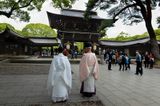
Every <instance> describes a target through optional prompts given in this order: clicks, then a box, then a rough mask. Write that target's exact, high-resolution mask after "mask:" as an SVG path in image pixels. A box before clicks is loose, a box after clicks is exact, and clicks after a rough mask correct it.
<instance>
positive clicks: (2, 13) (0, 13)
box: [0, 11, 10, 18]
mask: <svg viewBox="0 0 160 106" xmlns="http://www.w3.org/2000/svg"><path fill="white" fill-rule="evenodd" d="M0 15H4V16H6V17H8V18H9V17H10V15H9V13H7V12H4V11H0Z"/></svg>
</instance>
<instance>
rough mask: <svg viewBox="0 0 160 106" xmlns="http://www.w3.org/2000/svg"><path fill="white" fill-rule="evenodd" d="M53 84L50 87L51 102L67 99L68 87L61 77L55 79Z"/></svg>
mask: <svg viewBox="0 0 160 106" xmlns="http://www.w3.org/2000/svg"><path fill="white" fill-rule="evenodd" d="M55 82H56V83H55V86H53V89H52V101H53V102H59V101H65V100H67V99H68V89H67V86H66V84H65V82H64V81H63V79H62V78H61V77H59V78H58V79H57V81H55Z"/></svg>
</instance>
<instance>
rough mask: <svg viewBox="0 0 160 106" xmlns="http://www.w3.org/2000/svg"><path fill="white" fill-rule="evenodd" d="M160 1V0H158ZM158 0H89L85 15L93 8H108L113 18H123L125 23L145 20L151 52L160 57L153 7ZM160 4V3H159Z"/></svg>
mask: <svg viewBox="0 0 160 106" xmlns="http://www.w3.org/2000/svg"><path fill="white" fill-rule="evenodd" d="M157 1H158V0H157ZM157 1H156V0H89V1H88V3H87V9H86V14H85V16H88V15H87V14H88V12H89V11H91V10H92V9H93V8H100V9H102V10H107V9H108V13H109V15H111V16H113V20H117V19H119V18H121V19H123V22H124V23H125V24H131V25H132V24H133V23H139V22H141V21H143V20H144V22H145V26H146V28H147V32H148V34H149V37H150V44H151V52H152V53H153V54H154V56H155V57H156V58H157V59H160V54H159V47H158V43H157V40H156V35H155V32H154V29H153V27H152V23H151V21H152V9H154V8H155V7H156V5H157V3H158V2H157ZM159 5H160V4H159Z"/></svg>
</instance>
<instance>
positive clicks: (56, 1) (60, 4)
mask: <svg viewBox="0 0 160 106" xmlns="http://www.w3.org/2000/svg"><path fill="white" fill-rule="evenodd" d="M52 2H53V6H54V7H56V8H71V7H72V6H71V5H72V4H73V3H74V2H75V0H52Z"/></svg>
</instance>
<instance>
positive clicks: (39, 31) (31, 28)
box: [22, 23, 57, 37]
mask: <svg viewBox="0 0 160 106" xmlns="http://www.w3.org/2000/svg"><path fill="white" fill-rule="evenodd" d="M22 33H23V34H24V36H26V37H56V36H57V34H56V32H55V31H54V30H53V29H52V28H51V27H49V26H48V25H45V24H40V23H37V24H28V25H26V26H25V27H24V28H23V29H22Z"/></svg>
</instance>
